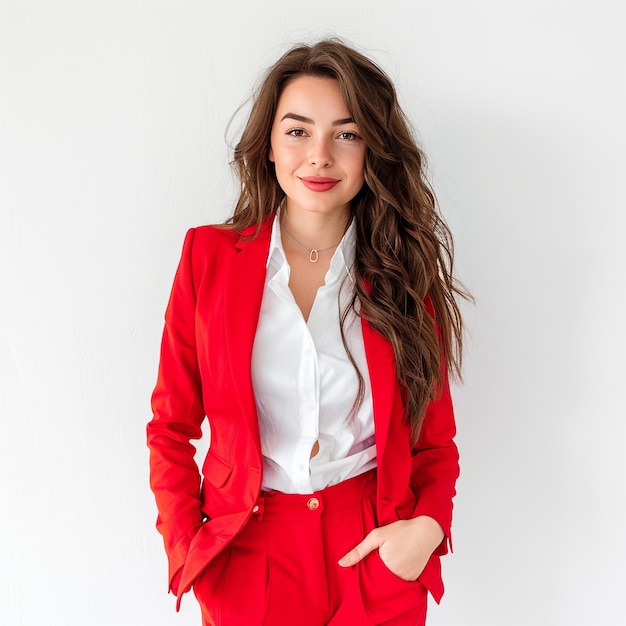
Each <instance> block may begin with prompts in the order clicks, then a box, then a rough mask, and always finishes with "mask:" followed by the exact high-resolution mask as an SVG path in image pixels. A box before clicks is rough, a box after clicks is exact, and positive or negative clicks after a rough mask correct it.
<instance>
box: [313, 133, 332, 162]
mask: <svg viewBox="0 0 626 626" xmlns="http://www.w3.org/2000/svg"><path fill="white" fill-rule="evenodd" d="M331 141H332V140H330V139H327V138H325V137H317V138H316V139H313V141H311V143H310V144H309V146H310V148H309V155H308V159H309V164H310V165H313V166H315V167H329V166H330V165H331V164H332V162H333V156H332V148H331V145H330V142H331Z"/></svg>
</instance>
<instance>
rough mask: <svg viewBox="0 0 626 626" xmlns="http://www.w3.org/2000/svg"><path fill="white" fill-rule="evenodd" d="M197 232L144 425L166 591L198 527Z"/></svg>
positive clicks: (173, 300) (187, 246) (179, 278)
mask: <svg viewBox="0 0 626 626" xmlns="http://www.w3.org/2000/svg"><path fill="white" fill-rule="evenodd" d="M194 234H195V230H194V229H191V230H189V231H188V233H187V235H186V237H185V242H184V245H183V251H182V256H181V260H180V263H179V265H178V269H177V271H176V275H175V278H174V284H173V287H172V291H171V294H170V299H169V303H168V306H167V310H166V313H165V328H164V331H163V338H162V343H161V356H160V363H159V372H158V378H157V383H156V387H155V389H154V392H153V394H152V411H153V418H152V420H151V421H150V422H149V424H148V426H147V443H148V447H149V449H150V486H151V488H152V491H153V492H154V495H155V498H156V503H157V509H158V518H157V530H158V531H159V532H160V533H161V535H162V536H163V541H164V544H165V551H166V553H167V557H168V561H169V589H170V590H171V591H173V592H174V593H177V586H178V580H179V579H180V571H181V569H182V566H183V564H184V562H185V559H186V556H187V552H188V550H189V545H190V543H191V540H192V538H193V537H194V535H195V534H196V532H197V530H198V528H199V527H200V526H201V525H202V521H203V516H202V513H201V510H200V507H201V504H200V474H199V471H198V467H197V465H196V463H195V461H194V453H195V448H194V446H193V445H192V444H191V440H192V439H199V438H200V437H201V436H202V429H201V424H202V421H203V420H204V417H205V414H204V409H203V402H202V387H201V380H200V372H199V368H198V358H197V351H196V333H195V309H196V293H195V289H194V280H193V270H192V249H193V240H194Z"/></svg>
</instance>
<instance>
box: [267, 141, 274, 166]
mask: <svg viewBox="0 0 626 626" xmlns="http://www.w3.org/2000/svg"><path fill="white" fill-rule="evenodd" d="M268 158H269V160H270V161H271V162H272V163H274V151H273V150H272V146H271V145H270V152H269V154H268Z"/></svg>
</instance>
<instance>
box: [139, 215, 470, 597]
mask: <svg viewBox="0 0 626 626" xmlns="http://www.w3.org/2000/svg"><path fill="white" fill-rule="evenodd" d="M255 230H256V229H255V228H251V229H249V230H247V231H246V232H244V233H243V234H241V233H237V232H234V231H232V230H226V229H220V228H215V227H210V226H208V227H200V228H197V229H192V230H190V231H189V232H188V233H187V236H186V239H185V244H184V247H183V253H182V258H181V261H180V264H179V266H178V270H177V273H176V277H175V280H174V285H173V288H172V293H171V297H170V301H169V305H168V308H167V312H166V316H165V322H166V323H165V330H164V334H163V343H162V348H161V361H160V366H159V375H158V382H157V385H156V388H155V390H154V394H153V397H152V405H153V411H154V419H153V420H152V421H151V422H150V423H149V424H148V445H149V447H150V451H151V454H150V470H151V486H152V489H153V491H154V494H155V497H156V501H157V506H158V510H159V516H158V521H157V528H158V530H159V532H160V533H161V534H162V535H163V539H164V542H165V550H166V552H167V556H168V559H169V577H170V588H172V590H173V591H174V592H175V593H177V595H178V602H180V597H181V596H182V594H183V593H185V592H186V591H188V590H189V589H190V588H191V586H192V584H193V583H194V581H195V580H196V579H197V577H198V576H199V574H200V573H201V572H202V570H203V569H204V568H205V567H206V566H207V564H209V563H210V562H211V560H212V559H214V557H215V556H216V555H217V554H218V553H220V551H221V550H222V549H223V548H224V547H225V546H226V545H227V544H228V543H229V541H230V540H231V539H232V538H233V537H234V536H235V535H237V533H239V531H240V530H241V529H242V528H243V527H244V525H245V524H246V522H247V521H248V519H249V518H250V516H251V514H252V508H253V506H254V504H255V502H256V501H257V498H258V496H259V493H260V490H261V472H262V467H263V462H262V454H261V444H260V438H259V426H258V419H257V412H256V405H255V399H254V394H253V388H252V382H251V374H250V360H251V355H252V347H253V342H254V336H255V331H256V326H257V320H258V315H259V310H260V306H261V299H262V295H263V287H264V279H265V271H266V265H265V264H266V260H267V255H268V250H269V242H270V231H271V219H268V220H266V222H265V223H264V225H263V227H262V229H261V231H260V232H259V234H258V235H257V236H256V237H254V232H255ZM362 328H363V340H364V344H365V352H366V357H367V362H368V368H369V375H370V380H371V388H372V396H373V407H374V422H375V436H376V449H377V464H378V472H377V496H376V510H377V518H378V522H379V524H380V525H385V524H389V523H391V522H394V521H396V520H398V519H407V518H411V517H416V516H418V515H428V516H430V517H432V518H434V519H435V520H437V522H439V524H440V525H441V527H442V528H443V530H444V532H445V535H446V539H444V541H443V542H442V544H441V545H440V546H439V548H438V549H437V550H436V551H435V553H434V554H433V556H432V557H431V558H430V560H429V561H428V563H427V565H426V568H425V569H424V571H423V573H422V574H421V576H420V578H419V580H420V582H421V583H422V584H423V585H424V586H425V587H426V588H427V589H428V590H429V591H430V592H431V594H432V595H433V597H434V598H435V600H436V601H439V600H440V598H441V595H442V594H443V584H442V580H441V569H440V563H439V557H440V556H441V555H443V554H445V553H446V552H447V549H448V545H449V538H450V525H451V518H452V498H453V496H454V494H455V487H454V485H455V482H456V479H457V477H458V473H459V466H458V453H457V449H456V446H455V444H454V442H453V436H454V434H455V424H454V416H453V411H452V403H451V398H450V391H449V387H448V383H447V377H446V378H445V381H446V382H445V384H444V386H443V389H442V392H441V395H440V396H439V397H438V399H437V400H435V401H432V402H431V403H430V405H429V407H428V410H427V413H426V416H425V419H424V423H423V426H422V430H421V435H420V438H419V442H418V444H417V446H415V447H413V448H412V447H411V445H410V429H409V427H408V426H407V425H406V424H405V423H404V422H403V414H404V406H403V401H402V393H401V389H400V386H399V384H398V382H397V379H396V375H395V363H394V355H393V350H392V348H391V346H390V344H389V343H388V341H387V340H386V339H384V338H383V337H382V336H381V335H380V334H379V333H378V332H376V331H375V330H373V329H372V328H371V327H370V325H369V324H368V323H367V322H366V321H363V322H362ZM205 415H206V416H207V418H208V420H209V423H210V427H211V442H210V449H209V452H208V454H207V456H206V459H205V460H204V463H203V465H202V482H201V476H200V473H199V472H198V468H197V467H196V465H195V463H194V460H193V455H194V452H195V449H194V447H193V446H192V445H191V443H190V439H197V438H199V437H200V436H201V434H202V433H201V423H202V421H203V420H204V418H205ZM176 587H177V588H176Z"/></svg>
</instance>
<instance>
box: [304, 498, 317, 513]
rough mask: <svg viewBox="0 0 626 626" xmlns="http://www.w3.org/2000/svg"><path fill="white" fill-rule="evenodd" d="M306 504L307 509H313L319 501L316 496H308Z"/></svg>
mask: <svg viewBox="0 0 626 626" xmlns="http://www.w3.org/2000/svg"><path fill="white" fill-rule="evenodd" d="M306 505H307V507H308V509H309V511H315V509H316V508H317V507H318V506H319V505H320V501H319V500H318V499H317V498H310V499H309V501H308V502H307V503H306Z"/></svg>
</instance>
